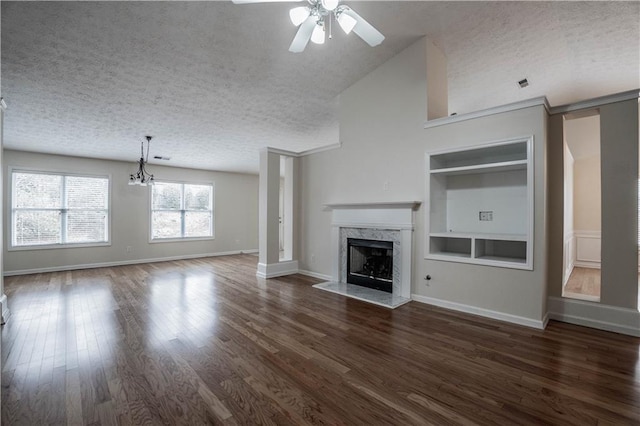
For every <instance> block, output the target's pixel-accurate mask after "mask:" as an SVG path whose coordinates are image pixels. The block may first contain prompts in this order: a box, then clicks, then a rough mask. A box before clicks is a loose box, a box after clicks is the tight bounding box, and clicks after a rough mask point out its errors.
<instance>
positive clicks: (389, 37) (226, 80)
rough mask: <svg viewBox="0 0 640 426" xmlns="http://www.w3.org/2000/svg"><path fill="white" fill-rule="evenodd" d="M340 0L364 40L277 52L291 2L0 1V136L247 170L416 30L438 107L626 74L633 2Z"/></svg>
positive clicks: (634, 61)
mask: <svg viewBox="0 0 640 426" xmlns="http://www.w3.org/2000/svg"><path fill="white" fill-rule="evenodd" d="M344 3H346V4H349V5H350V6H352V7H353V8H354V9H355V10H356V11H357V12H358V13H359V14H360V15H362V16H363V17H364V18H365V19H367V20H368V21H369V22H370V23H371V24H373V25H374V26H375V27H376V28H378V29H379V30H380V31H381V32H382V33H383V34H384V35H385V36H386V39H385V41H384V42H383V43H382V44H381V45H380V46H377V47H374V48H372V47H369V46H368V45H367V44H365V43H364V42H363V41H362V40H360V39H359V38H358V37H357V36H355V35H353V34H351V35H349V36H347V35H345V34H343V33H342V32H341V31H340V30H339V28H338V27H335V28H334V31H333V38H332V39H331V40H328V41H327V43H325V44H324V45H321V46H320V45H314V44H309V46H307V49H306V50H305V51H304V52H303V53H300V54H294V53H290V52H288V50H287V49H288V46H289V44H290V42H291V39H292V38H293V36H294V35H295V32H296V28H295V27H294V26H293V25H291V23H290V22H289V18H288V10H289V9H290V8H292V7H293V6H296V4H293V5H292V4H291V3H267V4H249V5H235V4H233V3H231V2H230V1H212V2H182V1H178V2H7V1H3V2H2V3H1V7H2V46H1V47H2V74H1V77H2V81H1V84H2V87H1V88H2V96H3V97H4V98H5V100H6V102H7V104H8V105H9V108H8V110H7V112H6V115H5V135H4V137H5V147H7V148H10V149H19V150H26V151H35V152H45V153H57V154H64V155H76V156H85V157H95V158H105V159H115V160H125V161H132V162H134V161H135V160H136V158H137V157H138V155H139V148H140V142H141V141H142V140H143V139H144V136H145V135H147V134H149V135H153V136H154V139H153V142H152V145H151V154H152V156H153V155H163V156H168V157H171V160H170V161H168V162H163V163H162V164H165V165H173V166H183V167H194V168H204V169H215V170H225V171H238V172H251V173H255V172H257V170H258V151H259V149H260V148H262V147H265V146H272V147H276V148H281V149H285V150H290V151H296V152H298V151H304V150H308V149H313V148H318V147H321V146H325V145H331V144H334V143H336V142H338V119H337V105H338V95H339V94H340V93H341V92H342V91H343V90H345V89H346V88H347V87H349V86H350V85H351V84H353V83H354V82H356V81H357V80H358V79H360V78H361V77H363V76H364V75H366V74H367V73H369V72H370V71H372V70H373V69H375V68H376V67H377V66H379V65H380V64H382V63H383V62H385V61H386V60H388V59H389V58H391V57H392V56H394V55H395V54H396V53H398V52H400V51H401V50H403V49H404V48H405V47H407V46H408V45H410V44H411V43H413V42H414V41H416V40H417V39H419V38H420V37H421V36H423V35H426V36H428V37H429V38H430V39H431V40H432V41H433V42H434V43H435V44H436V45H437V46H438V47H439V48H440V49H442V51H443V52H444V54H445V55H446V57H447V62H448V85H449V111H450V113H452V112H457V113H459V114H460V113H464V112H470V111H475V110H478V109H483V108H487V107H491V106H496V105H502V104H505V103H510V102H515V101H518V100H522V99H528V98H532V97H537V96H542V95H546V96H547V98H548V99H549V101H550V103H551V104H552V105H561V104H566V103H570V102H575V101H579V100H584V99H589V98H593V97H597V96H602V95H607V94H611V93H617V92H621V91H625V90H631V89H637V88H638V87H640V81H639V80H640V3H638V2H585V3H582V2H423V1H418V2H404V1H374V2H359V1H353V0H347V1H344ZM524 77H527V78H528V79H529V81H530V86H529V87H527V88H525V89H520V88H519V87H518V86H517V84H516V82H517V81H518V80H520V79H522V78H524ZM152 163H153V161H152Z"/></svg>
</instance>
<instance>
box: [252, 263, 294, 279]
mask: <svg viewBox="0 0 640 426" xmlns="http://www.w3.org/2000/svg"><path fill="white" fill-rule="evenodd" d="M297 273H298V261H297V260H287V261H283V262H278V263H269V264H266V263H258V270H257V271H256V276H257V277H258V278H276V277H282V276H284V275H292V274H297Z"/></svg>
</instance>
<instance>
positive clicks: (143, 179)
mask: <svg viewBox="0 0 640 426" xmlns="http://www.w3.org/2000/svg"><path fill="white" fill-rule="evenodd" d="M146 139H147V158H146V159H145V156H144V141H142V142H140V161H138V172H137V173H132V174H131V175H129V185H140V186H147V185H153V175H152V174H151V173H149V172H147V169H146V168H145V164H147V162H148V161H149V144H150V143H151V136H146Z"/></svg>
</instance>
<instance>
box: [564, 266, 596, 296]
mask: <svg viewBox="0 0 640 426" xmlns="http://www.w3.org/2000/svg"><path fill="white" fill-rule="evenodd" d="M564 291H565V293H566V294H565V297H571V296H572V295H575V294H577V295H583V296H590V297H592V298H597V299H599V298H600V269H593V268H580V267H577V266H576V267H574V268H573V271H571V275H570V276H569V279H568V280H567V284H566V285H565V286H564Z"/></svg>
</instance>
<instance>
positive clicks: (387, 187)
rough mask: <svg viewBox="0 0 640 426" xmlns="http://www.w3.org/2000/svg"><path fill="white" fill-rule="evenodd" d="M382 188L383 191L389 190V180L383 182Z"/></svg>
mask: <svg viewBox="0 0 640 426" xmlns="http://www.w3.org/2000/svg"><path fill="white" fill-rule="evenodd" d="M382 190H383V191H388V190H389V181H386V180H385V181H384V183H383V184H382Z"/></svg>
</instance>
